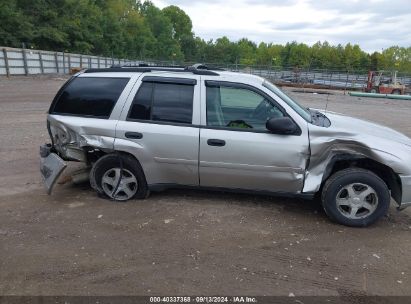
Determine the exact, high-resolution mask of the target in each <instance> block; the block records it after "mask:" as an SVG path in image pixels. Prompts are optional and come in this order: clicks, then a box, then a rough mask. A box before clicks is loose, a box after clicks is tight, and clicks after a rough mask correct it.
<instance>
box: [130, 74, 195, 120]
mask: <svg viewBox="0 0 411 304" xmlns="http://www.w3.org/2000/svg"><path fill="white" fill-rule="evenodd" d="M193 94H194V86H193V85H187V84H173V83H155V82H143V83H142V85H141V86H140V88H139V90H138V92H137V94H136V96H135V97H134V100H133V104H132V106H131V109H130V113H129V116H128V118H130V119H138V120H151V121H162V122H173V123H185V124H191V122H192V116H193Z"/></svg>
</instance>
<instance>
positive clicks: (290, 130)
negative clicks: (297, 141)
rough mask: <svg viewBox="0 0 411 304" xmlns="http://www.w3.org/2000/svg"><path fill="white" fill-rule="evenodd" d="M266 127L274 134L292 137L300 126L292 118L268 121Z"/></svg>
mask: <svg viewBox="0 0 411 304" xmlns="http://www.w3.org/2000/svg"><path fill="white" fill-rule="evenodd" d="M265 127H266V128H267V130H268V131H270V132H272V133H274V134H282V135H291V134H295V133H296V132H297V130H298V126H297V125H296V124H295V122H294V121H293V120H292V119H291V118H290V117H274V118H271V119H269V120H267V122H266V124H265Z"/></svg>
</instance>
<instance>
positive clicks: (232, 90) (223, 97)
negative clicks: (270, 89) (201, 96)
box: [206, 86, 284, 131]
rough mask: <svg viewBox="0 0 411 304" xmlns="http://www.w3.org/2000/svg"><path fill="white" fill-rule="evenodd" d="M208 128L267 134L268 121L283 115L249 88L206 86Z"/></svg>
mask: <svg viewBox="0 0 411 304" xmlns="http://www.w3.org/2000/svg"><path fill="white" fill-rule="evenodd" d="M206 95H207V96H206V99H207V101H206V102H207V125H208V126H213V127H224V128H238V129H252V130H258V131H265V130H266V127H265V124H266V122H267V120H269V119H270V118H273V117H283V116H284V114H283V113H282V111H281V110H280V109H279V108H278V107H276V106H274V105H273V104H272V103H271V102H270V101H268V100H267V99H266V98H265V97H264V96H263V95H260V94H258V93H256V92H254V91H252V90H249V89H246V88H237V87H229V86H207V91H206Z"/></svg>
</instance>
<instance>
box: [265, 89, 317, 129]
mask: <svg viewBox="0 0 411 304" xmlns="http://www.w3.org/2000/svg"><path fill="white" fill-rule="evenodd" d="M263 86H264V87H266V88H267V89H269V90H270V91H271V92H273V93H274V94H275V95H277V96H278V97H280V98H281V99H282V100H284V101H285V102H286V103H287V104H288V105H289V106H290V107H291V108H292V109H293V110H294V111H296V112H297V113H298V114H299V115H300V116H301V117H302V118H304V119H305V120H306V121H308V122H311V113H310V111H308V110H307V109H305V108H303V107H302V106H301V105H300V104H298V103H297V102H296V101H294V100H293V99H291V97H289V96H288V95H287V94H285V93H284V92H283V91H281V90H280V89H279V88H277V87H276V86H275V85H273V84H272V83H271V82H268V81H264V82H263Z"/></svg>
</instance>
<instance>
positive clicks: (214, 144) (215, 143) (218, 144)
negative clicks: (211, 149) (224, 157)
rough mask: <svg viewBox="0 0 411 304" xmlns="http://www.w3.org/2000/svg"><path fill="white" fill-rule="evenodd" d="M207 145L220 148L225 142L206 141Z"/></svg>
mask: <svg viewBox="0 0 411 304" xmlns="http://www.w3.org/2000/svg"><path fill="white" fill-rule="evenodd" d="M207 144H208V145H209V146H216V147H222V146H225V140H221V139H209V140H207Z"/></svg>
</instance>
